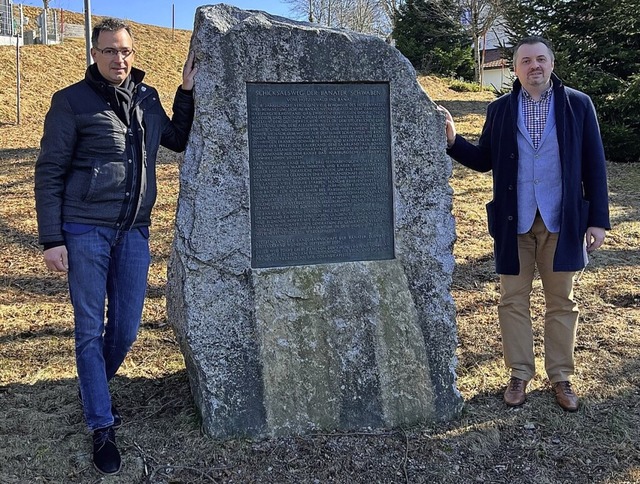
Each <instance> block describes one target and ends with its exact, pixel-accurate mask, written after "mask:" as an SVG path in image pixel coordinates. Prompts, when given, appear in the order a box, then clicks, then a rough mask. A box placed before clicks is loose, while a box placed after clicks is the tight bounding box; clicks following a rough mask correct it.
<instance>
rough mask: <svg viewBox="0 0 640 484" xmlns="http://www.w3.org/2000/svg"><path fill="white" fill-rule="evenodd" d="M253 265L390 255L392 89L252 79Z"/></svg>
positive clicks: (249, 107)
mask: <svg viewBox="0 0 640 484" xmlns="http://www.w3.org/2000/svg"><path fill="white" fill-rule="evenodd" d="M247 111H248V128H249V133H248V135H249V170H250V196H251V201H250V203H251V266H252V267H278V266H293V265H308V264H322V263H333V262H350V261H361V260H381V259H393V257H394V218H393V179H392V176H393V175H392V168H391V129H390V107H389V84H388V83H386V82H375V83H248V84H247Z"/></svg>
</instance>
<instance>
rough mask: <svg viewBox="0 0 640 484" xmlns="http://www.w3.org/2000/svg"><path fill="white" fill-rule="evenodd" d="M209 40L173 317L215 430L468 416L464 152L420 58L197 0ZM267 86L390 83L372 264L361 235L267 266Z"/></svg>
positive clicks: (298, 429) (370, 40)
mask: <svg viewBox="0 0 640 484" xmlns="http://www.w3.org/2000/svg"><path fill="white" fill-rule="evenodd" d="M192 49H193V50H194V51H195V53H196V57H197V62H198V74H197V79H196V89H195V93H194V95H195V101H196V115H195V121H194V125H193V128H192V131H191V138H190V142H189V146H188V148H187V151H186V154H185V159H184V162H183V164H182V167H181V173H180V184H181V186H180V195H179V200H178V211H177V218H176V234H175V240H174V246H173V251H172V255H171V259H170V263H169V274H168V279H169V280H168V315H169V319H170V321H171V323H172V325H173V327H174V329H175V332H176V335H177V337H178V340H179V343H180V346H181V349H182V352H183V354H184V358H185V363H186V367H187V371H188V374H189V379H190V384H191V390H192V393H193V396H194V399H195V402H196V405H197V407H198V408H199V410H200V412H201V415H202V420H203V428H204V430H205V431H206V432H207V433H208V434H210V435H212V436H215V437H221V438H230V437H240V436H249V437H264V436H278V435H294V434H300V433H305V432H312V431H316V430H325V431H327V430H329V431H330V430H365V429H371V428H384V427H395V426H406V425H413V424H418V423H421V422H429V421H434V420H442V419H450V418H452V417H454V416H456V415H457V414H458V413H459V411H460V410H461V407H462V399H461V397H460V395H459V393H458V391H457V389H456V386H455V365H456V358H455V348H456V330H455V309H454V304H453V300H452V298H451V295H450V284H451V275H452V272H453V268H454V259H453V256H452V246H453V243H454V240H455V229H454V221H453V217H452V215H451V205H452V192H451V189H450V187H449V185H448V178H449V176H450V174H451V163H450V160H449V158H448V157H447V156H446V154H445V138H444V121H443V117H442V116H441V115H440V113H439V112H437V110H436V108H435V105H434V104H433V102H432V101H430V100H429V98H428V96H427V95H426V94H425V93H424V92H423V90H422V89H421V88H420V86H419V84H418V83H417V81H416V74H415V72H414V70H413V68H412V67H411V65H410V64H409V62H408V61H407V60H406V59H405V58H404V57H403V56H402V55H401V54H400V53H399V52H398V51H397V50H396V49H395V48H393V47H391V46H390V45H388V44H386V43H385V42H384V41H383V40H381V39H379V38H376V37H372V36H366V35H361V34H356V33H353V32H349V31H343V30H336V29H329V28H323V27H319V26H317V25H313V24H308V23H300V22H295V21H292V20H288V19H285V18H281V17H275V16H271V15H269V14H267V13H264V12H258V11H243V10H239V9H237V8H234V7H230V6H226V5H215V6H206V7H200V8H199V9H198V10H197V13H196V22H195V28H194V33H193V38H192ZM253 83H287V84H283V85H291V86H294V84H293V83H296V84H295V86H297V85H298V84H297V83H327V84H332V83H359V84H362V85H364V84H365V83H374V84H372V85H380V83H382V84H384V85H388V89H387V92H388V103H389V106H390V110H389V109H388V110H387V111H388V112H389V113H390V114H389V115H388V119H387V121H386V122H387V127H388V129H387V131H388V132H387V134H386V135H385V136H386V137H385V138H383V139H385V140H387V141H386V143H387V144H388V146H389V157H388V160H389V161H388V162H389V164H390V170H389V173H391V174H392V176H391V177H389V187H390V188H389V193H390V197H389V208H388V211H389V213H390V214H391V222H392V223H391V225H390V231H391V245H390V246H387V247H386V252H385V253H382V255H380V256H378V255H374V256H373V257H372V258H373V259H375V260H357V256H355V259H356V260H354V257H352V258H349V256H348V253H349V249H350V248H351V247H350V245H349V244H350V242H349V241H348V240H347V241H344V240H343V241H340V243H341V244H342V247H343V249H344V251H343V252H344V254H341V253H340V252H341V251H340V250H337V249H335V250H334V249H332V251H331V253H330V254H331V257H333V258H331V257H330V258H328V259H326V260H325V261H322V260H320V262H319V263H318V261H316V260H315V259H313V258H311V259H309V262H308V263H304V261H303V262H302V263H300V262H295V258H294V259H292V260H293V262H291V261H289V262H288V263H286V262H285V263H283V264H281V265H278V264H269V254H267V258H266V262H265V263H262V262H264V261H262V262H261V263H259V264H258V263H256V253H255V251H254V252H252V242H253V243H254V245H255V244H256V239H257V233H256V231H255V227H256V226H257V224H258V222H259V220H257V219H259V218H260V217H259V216H258V215H256V213H253V216H254V217H255V219H254V220H253V225H254V226H253V232H252V206H251V204H252V197H251V194H252V193H253V194H254V198H253V202H254V204H256V203H257V202H256V200H258V199H259V197H258V195H257V194H256V191H255V190H256V189H255V187H252V186H251V185H252V183H251V177H252V176H255V175H256V173H257V171H255V170H254V173H253V175H252V173H251V169H252V168H251V166H250V157H251V155H250V142H251V138H252V136H253V137H255V136H257V135H256V134H255V132H254V133H253V135H252V133H251V129H250V126H249V124H250V123H249V117H250V113H249V110H248V101H247V99H248V85H252V84H253ZM376 83H377V84H376ZM258 85H261V84H258ZM273 86H274V87H278V84H274V85H273ZM336 86H337V89H341V87H340V86H341V85H337V84H336ZM269 91H270V90H269ZM264 92H267V90H264ZM287 92H289V91H287ZM290 92H293V91H290ZM286 112H287V110H286V109H284V110H283V115H284V116H286ZM325 114H326V113H325ZM274 119H275V118H274ZM356 122H357V120H356ZM274 123H275V120H274ZM382 125H383V126H384V123H382ZM376 129H377V128H376ZM383 151H384V150H383ZM256 156H257V155H256V154H255V153H254V154H253V158H252V159H253V160H254V161H255V160H256ZM365 158H366V157H365ZM381 159H384V158H381ZM383 171H384V170H383ZM262 181H264V180H262ZM383 181H384V179H383ZM283 183H284V181H283ZM287 183H289V182H287ZM383 185H384V183H383ZM287 186H290V185H287ZM252 190H254V191H253V192H252ZM320 196H322V195H320ZM271 203H274V200H273V199H272V200H271ZM336 203H338V202H336ZM383 205H384V204H383ZM253 208H255V207H253ZM272 208H273V207H272ZM275 208H276V209H277V205H276V207H275ZM294 208H295V207H294ZM385 210H386V209H385V208H384V207H383V208H382V209H381V217H382V218H384V213H383V212H385ZM298 212H299V213H298V215H301V216H304V212H305V209H304V207H302V208H301V207H298ZM354 213H355V215H354V219H356V218H357V217H358V214H357V211H356V212H354ZM354 223H357V220H354ZM372 225H375V221H372ZM295 238H296V234H293V235H291V236H290V237H289V239H288V240H289V241H291V243H292V244H293V243H294V242H293V241H294V239H295ZM252 239H254V240H252ZM279 240H281V239H279ZM296 240H297V239H296ZM307 240H308V239H307ZM318 240H319V241H320V242H319V245H320V246H321V247H322V246H323V240H322V238H320V239H318ZM286 243H287V239H286V238H285V243H284V245H285V246H286ZM325 243H326V244H328V243H329V242H328V241H327V240H326V239H325ZM365 245H366V244H365ZM338 247H339V246H338ZM253 249H255V247H254V248H253ZM365 249H366V247H365ZM389 250H390V252H389ZM284 251H285V252H286V247H285V249H284ZM328 253H329V252H324V253H323V254H324V255H327V254H328ZM389 253H390V254H391V255H390V256H388V254H389ZM375 254H377V252H376V253H375ZM385 254H387V255H385ZM252 255H253V258H254V260H253V261H252ZM271 255H273V253H271ZM343 255H344V259H342V258H341V257H342V256H343ZM274 265H275V266H274Z"/></svg>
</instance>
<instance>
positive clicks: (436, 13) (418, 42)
mask: <svg viewBox="0 0 640 484" xmlns="http://www.w3.org/2000/svg"><path fill="white" fill-rule="evenodd" d="M460 19H461V15H460V9H459V7H458V6H457V5H456V2H454V1H451V0H407V1H406V2H405V3H404V4H403V5H402V6H401V8H400V11H399V15H398V17H397V19H396V26H395V29H394V31H393V38H394V39H395V40H396V47H397V48H398V49H399V50H400V52H402V53H403V54H404V55H405V57H407V59H409V61H410V62H411V63H412V64H413V66H414V67H415V68H416V70H417V71H419V72H422V73H435V74H445V75H454V76H459V77H463V78H465V79H473V57H472V51H471V40H470V39H469V37H468V36H467V35H466V34H465V32H464V29H463V27H462V24H461V22H460Z"/></svg>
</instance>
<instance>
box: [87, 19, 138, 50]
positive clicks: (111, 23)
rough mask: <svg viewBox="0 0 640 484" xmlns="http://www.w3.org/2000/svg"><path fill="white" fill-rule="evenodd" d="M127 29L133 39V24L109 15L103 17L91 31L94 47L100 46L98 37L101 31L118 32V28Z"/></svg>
mask: <svg viewBox="0 0 640 484" xmlns="http://www.w3.org/2000/svg"><path fill="white" fill-rule="evenodd" d="M123 29H124V30H126V31H127V33H128V34H129V36H130V37H131V40H133V34H132V33H131V26H130V25H129V24H128V23H127V22H125V21H124V20H120V19H119V18H111V17H107V18H105V19H102V20H101V21H100V22H99V23H98V24H97V25H96V26H95V27H94V28H93V30H92V32H91V46H92V47H93V48H94V49H97V48H98V37H99V36H100V32H117V31H118V30H123Z"/></svg>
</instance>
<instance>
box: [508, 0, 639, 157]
mask: <svg viewBox="0 0 640 484" xmlns="http://www.w3.org/2000/svg"><path fill="white" fill-rule="evenodd" d="M639 16H640V0H526V1H522V0H519V1H518V0H512V1H511V2H510V6H509V8H508V9H507V11H506V15H505V17H506V21H507V23H508V25H509V26H510V29H511V31H512V32H513V39H512V41H514V42H515V41H517V40H518V39H520V38H522V37H524V36H526V35H542V36H544V37H546V38H548V39H549V40H551V42H552V43H553V44H554V48H555V51H556V64H555V72H556V73H557V74H558V76H560V78H562V79H563V81H565V82H566V84H567V85H569V86H571V87H575V88H577V89H580V90H581V91H584V92H586V93H587V94H589V95H590V96H591V98H592V99H593V102H594V104H595V106H596V109H597V111H598V117H599V119H600V127H601V130H602V138H603V141H604V145H605V151H606V154H607V158H609V159H611V160H615V161H635V162H637V161H640V22H638V18H639Z"/></svg>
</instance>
